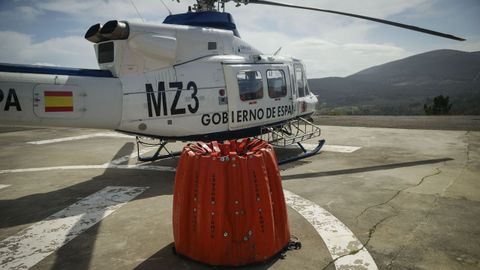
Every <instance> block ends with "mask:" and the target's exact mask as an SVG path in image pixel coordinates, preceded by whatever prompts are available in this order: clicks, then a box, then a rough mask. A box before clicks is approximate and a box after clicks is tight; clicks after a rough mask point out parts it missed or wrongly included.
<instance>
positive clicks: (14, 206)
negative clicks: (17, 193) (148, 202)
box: [0, 143, 176, 228]
mask: <svg viewBox="0 0 480 270" xmlns="http://www.w3.org/2000/svg"><path fill="white" fill-rule="evenodd" d="M133 151H134V144H133V143H126V144H124V145H123V146H122V148H120V150H118V151H117V153H116V154H115V156H114V157H113V158H112V160H115V159H118V158H120V157H122V156H125V155H129V154H131V153H132V152H133ZM162 162H164V163H162ZM172 164H173V165H172ZM175 164H176V160H172V161H171V160H165V161H159V162H157V163H155V165H159V166H168V167H175ZM67 172H70V171H67ZM71 173H72V174H74V173H75V171H71ZM174 175H175V173H174V172H170V171H143V170H142V171H140V170H123V169H114V168H111V169H106V170H105V171H104V173H103V174H101V175H98V176H95V177H93V178H92V179H89V180H86V181H82V182H80V183H78V184H74V185H71V186H67V187H64V188H61V189H58V190H54V191H51V192H46V193H36V194H32V195H28V196H24V197H20V198H16V199H13V200H0V216H1V217H2V218H1V219H0V228H8V227H13V226H18V225H23V224H30V223H34V222H37V221H41V220H43V219H45V218H47V217H48V216H50V215H52V214H54V213H56V212H58V211H60V210H62V209H64V208H65V207H67V206H69V205H71V204H73V203H75V202H77V201H78V200H79V199H80V198H84V197H87V196H89V195H91V194H93V193H95V192H97V191H99V190H101V189H103V188H105V187H107V186H134V187H145V186H148V187H150V188H149V189H148V190H146V191H145V192H143V193H142V194H140V195H139V196H138V197H136V198H134V199H133V200H139V199H144V198H148V197H153V196H159V195H165V194H173V182H174V181H173V179H174ZM52 181H54V180H52Z"/></svg>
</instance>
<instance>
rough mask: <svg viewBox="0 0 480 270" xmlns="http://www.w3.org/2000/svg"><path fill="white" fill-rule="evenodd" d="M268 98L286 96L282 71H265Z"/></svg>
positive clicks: (285, 85) (285, 84)
mask: <svg viewBox="0 0 480 270" xmlns="http://www.w3.org/2000/svg"><path fill="white" fill-rule="evenodd" d="M267 85H268V96H269V97H270V98H281V97H284V96H286V95H287V83H286V81H285V73H284V72H283V70H279V69H278V70H267Z"/></svg>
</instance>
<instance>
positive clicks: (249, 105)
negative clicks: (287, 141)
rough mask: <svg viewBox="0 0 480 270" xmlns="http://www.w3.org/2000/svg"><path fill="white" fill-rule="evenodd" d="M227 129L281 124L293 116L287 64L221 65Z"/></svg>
mask: <svg viewBox="0 0 480 270" xmlns="http://www.w3.org/2000/svg"><path fill="white" fill-rule="evenodd" d="M224 70H225V81H226V85H227V89H226V90H227V95H228V110H229V129H230V130H238V129H244V128H251V127H256V126H261V125H268V124H272V123H276V122H281V121H284V120H286V119H288V118H290V117H291V116H292V115H293V113H294V112H293V102H292V92H291V89H292V84H291V82H290V80H289V75H288V74H289V73H288V68H287V66H286V65H224Z"/></svg>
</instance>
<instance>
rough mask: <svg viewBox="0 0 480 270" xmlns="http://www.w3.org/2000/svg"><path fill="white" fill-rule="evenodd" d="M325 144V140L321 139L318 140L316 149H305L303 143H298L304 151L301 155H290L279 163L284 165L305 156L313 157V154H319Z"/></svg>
mask: <svg viewBox="0 0 480 270" xmlns="http://www.w3.org/2000/svg"><path fill="white" fill-rule="evenodd" d="M324 144H325V140H320V141H318V145H317V147H315V149H312V150H307V149H305V147H303V145H302V143H297V145H298V147H300V149H302V151H303V153H302V154H300V155H297V156H294V157H289V158H286V159H282V160H279V161H278V165H283V164H287V163H290V162H294V161H297V160H301V159H304V158H307V157H311V156H313V155H315V154H317V153H318V152H319V151H320V150H321V149H322V147H323V145H324Z"/></svg>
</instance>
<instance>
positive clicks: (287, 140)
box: [257, 117, 325, 165]
mask: <svg viewBox="0 0 480 270" xmlns="http://www.w3.org/2000/svg"><path fill="white" fill-rule="evenodd" d="M321 133H322V131H321V129H320V127H319V126H317V125H315V124H313V123H312V122H310V121H308V120H306V119H304V118H301V117H299V118H297V119H294V120H291V121H288V122H286V123H281V124H278V125H274V126H267V127H262V132H261V134H260V135H259V136H258V137H257V138H259V139H263V140H266V141H268V142H269V143H270V144H272V145H274V146H276V147H286V146H290V145H297V146H298V147H299V148H300V149H301V150H302V152H303V153H301V154H300V155H297V156H294V157H290V158H286V159H283V160H279V161H278V164H279V165H282V164H286V163H289V162H293V161H297V160H300V159H304V158H307V157H311V156H313V155H315V154H317V153H318V152H319V151H320V149H322V147H323V145H324V144H325V140H319V141H318V145H317V147H315V148H314V149H312V150H307V149H305V147H304V146H303V145H302V142H305V141H307V140H310V139H314V138H319V137H320V135H321Z"/></svg>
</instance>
